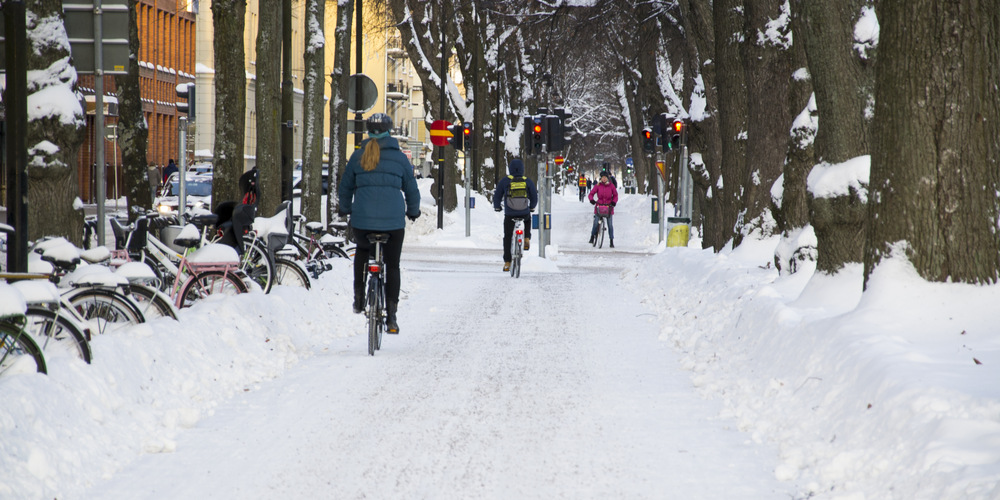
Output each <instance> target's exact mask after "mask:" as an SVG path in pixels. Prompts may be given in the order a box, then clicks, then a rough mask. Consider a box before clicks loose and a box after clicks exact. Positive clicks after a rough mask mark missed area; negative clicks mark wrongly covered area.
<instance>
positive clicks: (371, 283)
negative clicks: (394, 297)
mask: <svg viewBox="0 0 1000 500" xmlns="http://www.w3.org/2000/svg"><path fill="white" fill-rule="evenodd" d="M368 241H369V242H370V243H371V244H372V246H373V247H374V249H373V252H372V253H371V254H370V256H369V258H368V294H367V295H365V297H366V298H367V300H368V304H367V307H366V308H365V316H367V318H368V354H369V355H370V356H374V355H375V351H377V350H379V349H381V348H382V333H383V332H385V319H386V311H385V262H384V261H383V258H382V245H384V244H385V243H387V242H388V241H389V233H371V234H369V235H368Z"/></svg>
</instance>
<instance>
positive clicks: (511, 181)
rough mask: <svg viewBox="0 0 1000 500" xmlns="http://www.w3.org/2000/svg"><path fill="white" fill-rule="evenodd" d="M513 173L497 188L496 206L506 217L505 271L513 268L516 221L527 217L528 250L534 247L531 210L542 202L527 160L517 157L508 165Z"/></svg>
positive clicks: (495, 192)
mask: <svg viewBox="0 0 1000 500" xmlns="http://www.w3.org/2000/svg"><path fill="white" fill-rule="evenodd" d="M507 171H508V172H509V173H510V175H508V176H507V177H504V178H502V179H500V182H499V183H497V187H496V190H494V191H493V209H494V210H496V211H497V212H500V211H501V210H502V211H503V212H504V217H503V270H504V271H505V272H506V271H510V262H511V254H510V239H511V235H513V233H514V221H515V220H516V219H522V220H524V249H525V250H527V249H529V248H531V212H533V211H534V210H535V205H537V204H538V189H537V188H536V187H535V182H534V181H532V180H531V179H529V178H527V177H525V176H524V162H522V161H521V160H520V159H519V158H514V159H513V160H511V161H510V164H509V165H507Z"/></svg>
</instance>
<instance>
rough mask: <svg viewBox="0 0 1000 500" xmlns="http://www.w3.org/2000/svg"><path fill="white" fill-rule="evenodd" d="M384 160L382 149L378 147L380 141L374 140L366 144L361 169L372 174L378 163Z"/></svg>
mask: <svg viewBox="0 0 1000 500" xmlns="http://www.w3.org/2000/svg"><path fill="white" fill-rule="evenodd" d="M381 158H382V148H380V147H379V145H378V140H376V139H374V138H372V139H369V140H368V144H365V152H364V153H362V154H361V168H363V169H365V172H371V171H372V170H375V167H377V166H378V161H379V160H380V159H381Z"/></svg>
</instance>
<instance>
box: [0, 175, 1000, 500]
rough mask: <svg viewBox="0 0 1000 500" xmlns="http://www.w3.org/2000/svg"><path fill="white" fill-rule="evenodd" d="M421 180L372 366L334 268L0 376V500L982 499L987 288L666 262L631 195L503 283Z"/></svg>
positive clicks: (642, 204) (738, 264)
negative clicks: (88, 354) (389, 316)
mask: <svg viewBox="0 0 1000 500" xmlns="http://www.w3.org/2000/svg"><path fill="white" fill-rule="evenodd" d="M421 182H422V184H421V186H422V188H423V189H424V190H425V198H427V199H425V201H424V217H422V218H421V219H419V220H418V221H417V222H416V223H415V224H413V225H412V226H411V227H409V228H408V230H407V231H408V232H407V243H406V245H405V247H404V262H403V268H404V271H403V272H404V275H403V292H404V297H403V301H402V303H401V304H400V325H401V328H402V333H401V334H400V335H399V336H386V338H385V340H384V343H383V349H382V350H381V351H379V352H378V353H377V354H376V356H375V357H369V356H368V355H367V348H366V342H367V339H366V337H365V336H364V335H361V332H362V329H363V318H362V317H361V316H356V315H353V314H350V265H349V263H348V262H346V261H342V262H338V263H337V266H336V267H335V269H334V270H333V271H331V272H328V273H326V274H325V275H323V276H322V277H321V279H320V280H318V281H317V282H316V283H315V286H314V289H313V290H311V291H306V290H301V289H290V288H282V287H279V288H278V289H276V291H275V292H274V293H272V294H271V295H266V296H265V295H261V294H248V295H244V296H239V297H232V298H225V299H220V300H211V301H208V302H206V303H204V304H200V305H198V306H196V307H194V308H192V309H190V310H186V311H183V312H182V315H181V319H180V321H179V322H175V321H171V320H158V321H154V322H151V323H148V324H146V325H141V326H138V327H133V328H130V329H126V330H122V331H117V332H113V333H111V334H108V335H105V336H102V337H101V338H97V339H95V340H94V342H93V349H94V355H95V360H94V363H93V365H89V366H88V365H85V364H83V363H82V362H79V361H77V360H74V359H68V358H62V359H59V358H56V359H50V360H49V365H50V374H49V375H48V376H42V375H36V374H23V375H13V376H5V377H3V378H0V498H5V499H6V498H56V497H58V498H60V499H67V498H236V497H239V498H676V499H693V498H697V499H733V498H745V499H765V498H775V499H787V498H806V497H810V496H812V497H813V498H829V499H844V500H846V499H851V500H855V499H857V500H861V499H881V498H898V499H912V498H926V499H940V498H949V499H960V498H961V499H964V498H976V499H980V498H982V499H988V498H1000V487H998V480H1000V398H998V389H997V384H996V380H997V379H998V375H1000V373H998V371H1000V370H998V367H1000V345H998V344H1000V341H998V340H997V339H998V336H997V333H998V330H1000V327H998V326H997V324H998V321H997V320H1000V312H998V311H997V309H996V307H995V304H997V303H998V302H1000V301H998V299H1000V292H998V290H1000V288H998V287H996V286H991V287H972V286H965V285H954V284H950V285H942V284H928V283H925V282H923V281H921V280H919V279H918V278H916V277H915V276H914V274H913V272H912V270H911V269H910V268H909V267H908V265H907V264H906V263H905V262H891V263H890V264H889V265H886V266H883V268H882V270H881V271H880V272H879V274H878V275H877V276H875V277H874V278H873V279H872V280H871V281H870V289H869V291H868V292H866V293H865V294H864V295H863V296H862V294H861V281H860V273H859V272H858V271H857V270H851V271H848V272H845V273H842V274H841V275H840V276H838V277H835V278H831V277H824V276H811V272H804V273H800V275H798V276H792V277H779V276H778V274H777V272H776V271H774V269H773V266H771V265H769V264H768V263H769V262H770V261H771V255H772V254H773V251H774V248H775V246H776V244H777V242H776V241H773V240H771V241H762V242H748V243H745V244H744V245H743V246H742V247H741V248H740V249H738V250H737V251H733V252H724V253H723V254H719V255H716V254H713V253H712V252H709V251H703V250H700V248H699V246H700V245H699V244H698V242H697V241H692V245H691V246H690V247H688V248H664V247H662V246H660V245H658V244H657V227H656V225H653V224H650V223H649V200H648V198H645V197H643V196H623V199H622V201H621V202H620V203H619V206H618V215H616V226H617V227H616V228H615V229H616V233H617V234H616V236H617V238H616V239H615V243H616V246H617V248H616V249H614V250H609V249H607V248H604V249H601V250H597V249H594V248H592V247H590V246H589V245H587V244H586V240H587V236H588V231H589V225H590V220H589V216H588V212H589V210H590V205H589V204H580V203H578V202H577V201H576V197H575V195H572V196H569V197H565V198H564V197H557V199H556V200H555V203H554V208H553V225H554V230H553V243H554V245H553V246H552V247H549V248H548V250H547V252H546V254H547V258H546V259H542V258H540V257H538V254H537V245H538V243H539V242H540V239H539V238H538V237H537V233H536V235H535V238H534V239H533V241H532V243H533V244H534V245H535V247H533V248H532V250H531V251H529V255H528V256H527V257H526V259H525V263H524V264H525V265H524V270H523V274H522V277H521V278H520V279H518V280H514V279H512V278H510V277H509V276H508V275H506V274H504V273H502V272H501V271H500V267H501V266H502V262H501V259H500V231H501V217H500V216H499V215H498V214H495V213H493V212H492V211H491V210H490V209H489V205H488V202H487V201H486V200H485V199H484V198H483V197H479V198H480V199H479V200H478V203H477V206H479V207H480V208H478V209H476V210H474V211H473V220H472V236H471V237H468V238H467V237H465V220H464V211H463V210H461V209H460V210H458V211H456V212H455V213H452V214H447V216H446V227H445V229H443V230H437V229H436V219H435V216H434V211H433V207H431V206H430V201H429V196H427V195H426V189H427V187H428V184H427V181H421Z"/></svg>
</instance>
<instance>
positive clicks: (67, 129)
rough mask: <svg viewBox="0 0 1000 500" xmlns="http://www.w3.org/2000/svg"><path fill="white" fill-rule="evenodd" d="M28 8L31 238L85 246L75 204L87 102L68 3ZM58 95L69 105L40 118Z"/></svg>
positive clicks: (47, 0) (51, 0)
mask: <svg viewBox="0 0 1000 500" xmlns="http://www.w3.org/2000/svg"><path fill="white" fill-rule="evenodd" d="M27 10H28V13H29V15H28V16H27V32H28V43H30V44H31V47H29V49H28V51H27V53H28V60H27V66H28V82H27V83H28V88H27V94H28V110H29V112H28V115H29V119H28V122H27V124H28V125H27V126H28V130H27V134H26V136H27V141H26V143H27V147H28V156H27V159H28V193H27V194H28V206H29V207H30V208H29V210H28V234H27V237H28V239H29V240H37V239H39V238H41V237H42V236H49V235H55V236H63V237H65V238H66V239H68V240H69V241H71V242H73V243H74V244H76V245H80V244H82V243H83V213H82V212H80V211H78V210H77V209H76V207H74V202H75V201H77V200H78V199H79V193H80V188H79V185H78V182H77V169H78V167H79V162H78V160H77V152H78V151H79V149H80V145H81V144H83V141H84V140H85V138H86V130H87V129H86V121H85V118H84V114H83V103H82V100H81V99H80V94H79V93H78V92H77V91H76V89H75V87H76V84H77V74H76V70H75V69H74V68H73V67H72V66H71V65H70V58H69V57H70V54H69V37H68V36H67V35H66V31H65V28H64V27H63V26H64V24H63V13H62V2H61V0H33V1H31V2H28V6H27ZM32 14H33V15H32ZM51 33H57V34H58V35H57V36H58V37H59V38H61V39H62V40H63V41H64V42H65V43H64V44H55V43H53V42H52V35H51ZM33 35H34V36H33ZM33 77H34V78H33ZM43 95H44V96H46V97H42V96H43ZM52 96H58V98H59V99H60V102H63V103H65V104H64V105H62V106H60V109H58V110H55V111H52V112H50V113H48V114H46V115H44V116H38V115H39V110H40V109H42V106H43V104H45V103H44V102H40V100H41V99H51V98H52ZM69 103H73V104H69ZM32 110H34V111H32ZM98 140H104V139H103V138H99V139H98ZM97 161H104V160H103V159H98V160H97Z"/></svg>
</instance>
